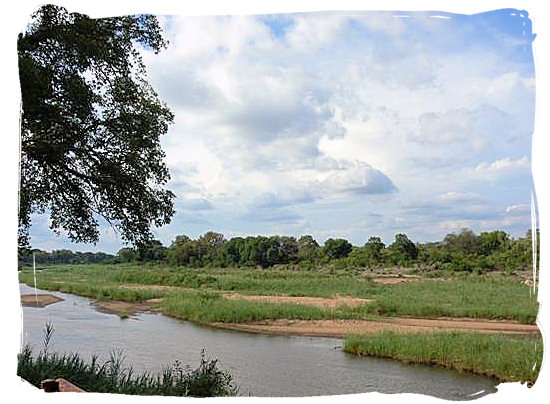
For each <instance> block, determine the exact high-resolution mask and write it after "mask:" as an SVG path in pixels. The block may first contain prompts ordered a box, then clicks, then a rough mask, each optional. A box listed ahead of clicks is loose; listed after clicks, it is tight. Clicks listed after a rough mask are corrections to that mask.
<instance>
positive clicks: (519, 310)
mask: <svg viewBox="0 0 550 404" xmlns="http://www.w3.org/2000/svg"><path fill="white" fill-rule="evenodd" d="M370 309H371V311H372V312H373V313H377V314H380V315H409V316H418V317H437V316H449V317H473V318H489V319H511V320H516V321H519V322H521V323H527V324H532V323H534V322H535V320H536V316H537V311H538V302H537V299H536V297H535V296H531V295H530V294H529V289H528V288H527V287H526V286H525V285H524V284H522V283H521V282H520V281H519V280H518V279H515V278H513V279H492V278H488V277H483V276H475V275H474V276H469V277H467V278H462V279H452V280H444V281H440V280H422V281H416V282H410V283H403V284H399V285H393V286H391V287H386V288H384V290H383V291H381V292H380V293H378V294H377V295H376V297H375V302H374V303H373V304H372V305H371V306H370Z"/></svg>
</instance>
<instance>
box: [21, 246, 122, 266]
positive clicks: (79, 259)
mask: <svg viewBox="0 0 550 404" xmlns="http://www.w3.org/2000/svg"><path fill="white" fill-rule="evenodd" d="M33 253H34V259H35V261H36V264H37V265H38V264H108V263H111V264H112V263H116V262H119V259H118V257H117V256H116V255H113V254H107V253H104V252H79V251H75V252H73V251H71V250H54V251H52V252H47V251H42V250H39V249H36V248H35V249H32V250H31V249H20V250H19V266H24V265H27V266H28V265H32V263H33V258H32V256H33Z"/></svg>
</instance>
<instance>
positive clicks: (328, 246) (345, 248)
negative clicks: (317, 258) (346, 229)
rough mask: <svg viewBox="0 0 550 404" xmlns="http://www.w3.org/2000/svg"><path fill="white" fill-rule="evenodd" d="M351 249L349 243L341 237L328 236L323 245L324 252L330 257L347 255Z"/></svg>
mask: <svg viewBox="0 0 550 404" xmlns="http://www.w3.org/2000/svg"><path fill="white" fill-rule="evenodd" d="M351 250H352V245H351V243H350V242H349V241H347V240H345V239H342V238H336V239H333V238H329V239H328V240H326V241H325V245H324V247H323V252H324V254H325V255H327V256H328V257H330V258H332V259H335V258H344V257H347V255H348V254H349V253H350V252H351Z"/></svg>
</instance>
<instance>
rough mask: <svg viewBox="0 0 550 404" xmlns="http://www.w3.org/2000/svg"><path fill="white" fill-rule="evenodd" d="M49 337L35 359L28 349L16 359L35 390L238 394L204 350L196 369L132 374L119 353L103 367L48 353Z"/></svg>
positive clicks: (178, 364) (171, 368) (176, 365)
mask: <svg viewBox="0 0 550 404" xmlns="http://www.w3.org/2000/svg"><path fill="white" fill-rule="evenodd" d="M50 327H51V325H50ZM52 333H53V327H51V328H50V329H49V331H45V337H44V338H45V339H44V341H45V346H44V349H43V350H42V351H40V352H39V353H38V355H36V356H34V355H33V352H32V349H31V348H30V346H29V345H26V346H25V347H24V348H23V350H22V352H21V353H20V354H19V355H18V364H17V374H18V375H19V376H20V377H22V378H23V379H25V380H27V381H28V382H30V383H32V384H33V385H35V386H37V387H38V386H40V382H41V381H42V380H45V379H51V378H63V379H66V380H68V381H70V382H71V383H73V384H75V385H77V386H78V387H80V388H82V389H83V390H85V391H88V392H98V393H119V394H135V395H164V396H192V397H214V396H234V395H236V394H237V391H238V390H237V388H236V387H235V385H234V383H233V378H232V376H231V374H230V373H228V372H226V371H224V370H222V369H221V366H220V364H219V362H218V360H216V359H209V358H207V357H206V354H205V352H204V350H203V351H201V361H200V364H199V366H198V367H197V368H196V369H191V367H190V366H182V364H181V362H179V361H176V362H174V364H172V365H171V366H165V367H164V368H163V369H162V371H160V372H158V373H156V374H153V373H148V372H145V373H140V374H135V372H134V370H133V368H132V367H131V366H125V365H124V354H123V352H122V351H112V352H111V354H110V359H109V360H107V361H106V362H104V363H102V364H100V363H99V361H98V357H97V356H93V357H92V358H91V360H90V361H89V362H86V361H85V360H84V359H82V357H81V356H80V355H79V354H78V353H73V354H58V353H49V352H48V344H49V341H50V340H51V335H52Z"/></svg>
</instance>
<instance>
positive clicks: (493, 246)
mask: <svg viewBox="0 0 550 404" xmlns="http://www.w3.org/2000/svg"><path fill="white" fill-rule="evenodd" d="M479 238H480V247H481V248H480V250H481V253H483V254H485V255H488V254H491V253H493V252H495V251H502V250H504V249H505V248H506V247H507V246H508V243H509V241H510V238H509V236H508V234H507V233H506V232H504V231H502V230H495V231H491V232H484V233H481V234H480V235H479Z"/></svg>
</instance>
